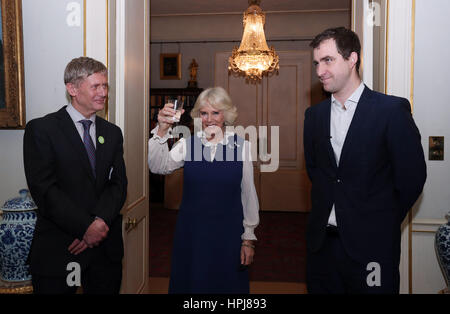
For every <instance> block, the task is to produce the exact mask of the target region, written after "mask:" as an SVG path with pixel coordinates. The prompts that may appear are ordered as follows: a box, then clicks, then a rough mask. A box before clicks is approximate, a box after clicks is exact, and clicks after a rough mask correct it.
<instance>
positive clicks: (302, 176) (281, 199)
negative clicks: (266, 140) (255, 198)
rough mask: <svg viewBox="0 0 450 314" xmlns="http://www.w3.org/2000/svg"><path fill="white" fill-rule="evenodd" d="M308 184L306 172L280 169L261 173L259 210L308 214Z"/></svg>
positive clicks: (309, 201)
mask: <svg viewBox="0 0 450 314" xmlns="http://www.w3.org/2000/svg"><path fill="white" fill-rule="evenodd" d="M310 190H311V188H310V184H309V179H308V177H307V175H306V171H298V170H288V169H282V170H278V171H277V172H266V173H264V172H262V173H261V194H262V195H263V197H261V204H260V207H261V210H267V211H300V212H308V211H309V210H310V208H311V200H310Z"/></svg>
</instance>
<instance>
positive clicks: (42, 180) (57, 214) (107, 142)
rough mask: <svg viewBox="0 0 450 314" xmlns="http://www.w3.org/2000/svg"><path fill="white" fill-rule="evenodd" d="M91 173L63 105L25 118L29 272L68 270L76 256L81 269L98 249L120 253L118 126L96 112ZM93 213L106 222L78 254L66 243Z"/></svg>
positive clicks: (122, 184) (123, 181)
mask: <svg viewBox="0 0 450 314" xmlns="http://www.w3.org/2000/svg"><path fill="white" fill-rule="evenodd" d="M96 133H97V138H98V137H99V136H102V137H103V138H104V143H103V144H101V143H100V142H98V140H97V144H96V146H97V149H96V176H94V174H93V171H92V168H91V166H90V163H89V159H88V155H87V152H86V149H85V147H84V144H83V141H82V139H81V137H80V135H79V133H78V132H77V130H76V127H75V125H74V123H73V121H72V119H71V118H70V116H69V114H68V113H67V111H66V107H64V108H62V109H61V110H59V111H57V112H55V113H51V114H49V115H47V116H45V117H43V118H38V119H34V120H32V121H30V122H29V123H28V124H27V126H26V128H25V135H24V147H23V148H24V165H25V176H26V179H27V183H28V187H29V189H30V192H31V195H32V197H33V199H34V201H35V202H36V204H37V206H38V209H37V221H36V227H35V231H34V237H33V242H32V245H31V249H30V253H29V262H30V268H31V272H32V273H36V274H40V275H47V276H56V275H67V274H68V272H67V270H66V267H67V264H68V263H70V262H78V263H80V265H81V268H82V269H84V268H85V267H86V266H87V265H88V264H89V262H90V260H91V259H92V258H95V256H96V254H98V253H100V251H103V253H105V254H106V256H108V257H109V258H110V259H111V260H113V261H114V260H115V261H119V262H120V261H121V260H122V257H123V240H122V216H121V215H120V210H121V209H122V206H123V204H124V202H125V199H126V191H127V178H126V173H125V163H124V160H123V137H122V132H121V130H120V128H118V127H117V126H115V125H114V124H111V123H109V122H108V121H106V120H104V119H102V118H100V117H97V118H96ZM95 217H100V218H102V219H103V220H104V221H105V222H106V224H107V225H108V227H109V233H108V236H107V238H106V239H105V240H104V241H103V242H101V244H100V245H99V246H98V247H95V248H92V249H89V248H88V249H86V250H85V251H83V252H82V253H81V254H79V255H78V256H75V255H72V254H71V253H70V252H69V251H68V247H69V246H70V244H71V243H72V242H73V241H74V240H75V239H79V240H82V238H83V235H84V233H85V232H86V230H87V228H88V227H89V225H90V224H91V223H92V222H93V221H94V219H95Z"/></svg>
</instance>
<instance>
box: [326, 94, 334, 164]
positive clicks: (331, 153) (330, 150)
mask: <svg viewBox="0 0 450 314" xmlns="http://www.w3.org/2000/svg"><path fill="white" fill-rule="evenodd" d="M324 117H325V119H323V122H324V126H323V127H324V130H325V131H324V134H325V136H326V137H327V138H326V139H325V140H326V145H327V149H328V155H329V157H330V160H331V164H332V165H333V168H337V163H336V157H335V156H334V150H333V146H331V131H330V119H331V98H330V101H329V103H328V105H327V106H325V112H324Z"/></svg>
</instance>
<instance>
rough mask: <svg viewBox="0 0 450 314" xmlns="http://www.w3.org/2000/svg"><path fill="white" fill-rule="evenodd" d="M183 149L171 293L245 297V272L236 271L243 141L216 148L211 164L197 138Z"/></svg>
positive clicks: (247, 287) (247, 280)
mask: <svg viewBox="0 0 450 314" xmlns="http://www.w3.org/2000/svg"><path fill="white" fill-rule="evenodd" d="M186 144H187V145H186V146H187V150H186V160H185V163H184V185H183V199H182V202H181V206H180V210H179V213H178V217H177V224H176V230H175V238H174V245H173V252H172V265H171V274H170V283H169V293H183V294H206V293H212V294H222V293H226V294H247V293H249V278H248V272H247V270H246V269H243V268H242V267H240V252H241V243H242V240H241V235H242V233H243V232H244V227H243V225H242V221H243V209H242V200H241V181H242V166H243V163H242V161H239V160H241V158H240V157H239V159H238V156H242V147H243V140H242V139H241V138H239V137H237V136H234V138H233V137H230V138H229V141H228V145H221V144H219V145H218V146H217V152H216V156H215V158H214V160H213V161H210V159H211V158H210V148H209V147H206V146H203V145H202V143H201V140H200V139H199V138H198V137H197V136H192V137H191V138H190V139H187V141H186ZM194 148H196V149H194ZM194 151H196V152H194ZM194 157H197V158H195V159H196V160H199V159H201V161H195V159H194ZM230 159H232V161H230Z"/></svg>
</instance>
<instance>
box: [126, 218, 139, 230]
mask: <svg viewBox="0 0 450 314" xmlns="http://www.w3.org/2000/svg"><path fill="white" fill-rule="evenodd" d="M136 225H137V220H136V218H133V219H131V218H130V217H128V218H127V221H126V222H125V231H131V230H133V229H134V228H136Z"/></svg>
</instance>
